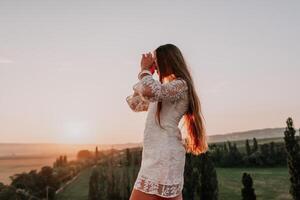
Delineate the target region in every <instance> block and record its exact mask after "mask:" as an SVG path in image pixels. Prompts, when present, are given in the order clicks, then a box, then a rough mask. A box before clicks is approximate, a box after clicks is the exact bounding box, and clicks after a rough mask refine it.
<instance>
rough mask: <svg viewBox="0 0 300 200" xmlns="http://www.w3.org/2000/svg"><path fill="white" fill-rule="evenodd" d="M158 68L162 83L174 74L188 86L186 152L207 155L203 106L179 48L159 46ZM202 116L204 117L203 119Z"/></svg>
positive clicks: (158, 106)
mask: <svg viewBox="0 0 300 200" xmlns="http://www.w3.org/2000/svg"><path fill="white" fill-rule="evenodd" d="M155 53H156V60H157V68H158V69H159V80H160V82H161V83H162V82H163V79H164V78H165V77H168V76H169V75H171V74H173V75H175V77H176V78H179V77H180V78H182V79H184V80H185V81H186V83H187V85H188V97H189V106H188V110H187V112H186V113H185V114H184V116H183V117H184V124H185V127H186V130H187V135H188V137H187V140H186V141H185V142H186V150H187V152H189V153H192V154H194V155H199V154H201V153H205V152H206V151H207V150H208V145H207V139H206V131H205V127H204V122H203V119H204V117H203V114H202V112H201V104H200V100H199V97H198V95H197V94H196V91H195V88H194V82H193V79H192V77H191V74H190V72H189V70H188V67H187V64H186V62H185V60H184V58H183V55H182V53H181V51H180V50H179V48H178V47H177V46H175V45H173V44H165V45H161V46H159V47H158V48H157V49H156V50H155ZM161 109H162V102H161V101H160V102H158V104H157V112H156V117H157V118H158V122H159V126H160V127H162V126H161V124H160V112H161ZM201 116H202V117H201Z"/></svg>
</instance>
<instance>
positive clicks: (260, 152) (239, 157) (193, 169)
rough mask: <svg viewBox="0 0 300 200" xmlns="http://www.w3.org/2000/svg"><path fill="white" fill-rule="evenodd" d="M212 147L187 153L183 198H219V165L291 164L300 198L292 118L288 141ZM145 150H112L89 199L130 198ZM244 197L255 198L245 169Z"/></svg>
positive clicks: (98, 171)
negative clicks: (198, 152)
mask: <svg viewBox="0 0 300 200" xmlns="http://www.w3.org/2000/svg"><path fill="white" fill-rule="evenodd" d="M210 147H211V148H210V150H209V151H208V152H206V153H204V154H200V155H199V156H195V155H193V154H186V161H185V170H184V180H185V182H184V188H183V199H186V200H196V199H200V200H208V199H209V200H217V199H218V198H219V188H218V178H217V173H216V169H215V166H218V165H219V166H224V167H236V166H239V167H240V166H243V167H244V166H276V165H281V166H282V165H288V167H289V172H290V180H291V188H290V193H291V195H292V196H293V199H294V200H299V199H300V194H299V193H300V174H299V172H300V152H299V149H300V148H299V144H298V139H297V137H296V136H295V129H294V128H293V124H292V119H291V118H289V119H288V120H287V128H286V131H285V132H284V142H282V143H274V142H269V143H265V144H261V145H259V144H258V142H257V140H256V138H253V142H252V145H250V141H249V140H246V141H245V148H244V151H241V150H240V148H242V147H240V148H238V147H237V145H236V143H231V142H229V141H227V142H225V143H223V144H222V145H216V144H212V145H211V146H210ZM141 157H142V151H141V149H138V148H137V149H126V150H125V151H121V152H116V151H114V152H113V151H112V152H110V154H108V155H107V157H104V158H105V159H103V162H101V163H98V165H97V167H94V168H93V170H92V174H91V176H90V181H89V200H108V199H118V200H128V199H129V197H130V194H131V191H132V189H133V185H134V182H135V180H136V178H137V174H138V171H139V169H140V164H141ZM241 183H242V185H241V196H242V199H243V200H255V199H256V194H255V189H254V188H253V180H252V177H251V176H250V174H248V173H246V172H244V173H243V175H242V177H241Z"/></svg>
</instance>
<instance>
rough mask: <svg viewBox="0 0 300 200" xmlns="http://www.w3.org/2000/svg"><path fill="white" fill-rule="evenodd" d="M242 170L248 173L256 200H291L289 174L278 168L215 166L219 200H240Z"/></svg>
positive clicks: (285, 170) (285, 169) (283, 168)
mask: <svg viewBox="0 0 300 200" xmlns="http://www.w3.org/2000/svg"><path fill="white" fill-rule="evenodd" d="M243 172H247V173H250V175H251V177H252V179H253V187H254V189H255V193H256V196H257V199H258V200H269V199H272V200H292V198H291V196H290V195H289V192H288V191H289V185H290V182H289V174H288V170H287V168H285V167H280V168H217V175H218V181H219V197H220V198H219V199H220V200H240V199H241V188H242V181H241V180H242V174H243Z"/></svg>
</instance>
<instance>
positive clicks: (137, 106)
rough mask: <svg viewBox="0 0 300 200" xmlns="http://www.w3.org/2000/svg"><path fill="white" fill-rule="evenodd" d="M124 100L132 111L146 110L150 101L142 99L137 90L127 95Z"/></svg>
mask: <svg viewBox="0 0 300 200" xmlns="http://www.w3.org/2000/svg"><path fill="white" fill-rule="evenodd" d="M126 102H127V104H128V105H129V107H130V108H131V110H132V111H134V112H143V111H147V110H148V107H149V103H150V102H149V101H145V100H143V99H142V98H141V96H140V95H139V94H138V93H137V92H134V93H133V94H132V95H129V96H127V97H126Z"/></svg>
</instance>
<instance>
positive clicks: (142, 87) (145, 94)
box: [133, 70, 188, 102]
mask: <svg viewBox="0 0 300 200" xmlns="http://www.w3.org/2000/svg"><path fill="white" fill-rule="evenodd" d="M138 78H139V82H138V83H136V84H135V85H134V86H133V90H134V91H135V92H136V93H139V94H140V95H141V96H142V98H144V99H145V100H148V101H150V102H154V101H162V100H170V101H174V100H175V101H176V100H178V99H180V98H182V97H183V96H184V94H185V93H186V92H187V91H188V86H187V83H186V81H185V80H184V79H181V78H177V79H174V80H172V81H170V82H168V83H160V82H159V81H158V80H155V79H153V77H152V74H151V73H148V72H147V70H146V71H145V70H144V73H139V75H138Z"/></svg>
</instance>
